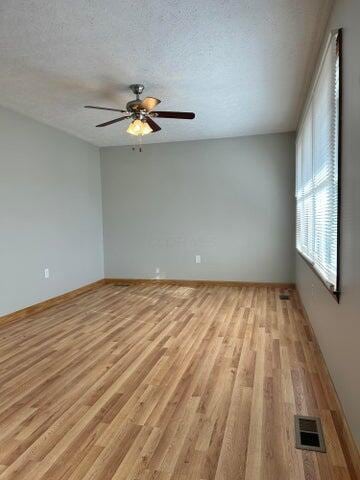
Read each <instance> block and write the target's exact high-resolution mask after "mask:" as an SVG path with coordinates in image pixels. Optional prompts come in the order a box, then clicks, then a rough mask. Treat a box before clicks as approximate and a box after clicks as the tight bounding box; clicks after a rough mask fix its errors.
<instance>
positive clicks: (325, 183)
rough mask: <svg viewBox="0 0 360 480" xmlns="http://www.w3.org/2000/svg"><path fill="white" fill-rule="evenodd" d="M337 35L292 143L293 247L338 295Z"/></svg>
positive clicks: (324, 61)
mask: <svg viewBox="0 0 360 480" xmlns="http://www.w3.org/2000/svg"><path fill="white" fill-rule="evenodd" d="M340 40H341V39H340V33H339V32H333V33H332V34H331V36H330V39H329V41H328V43H327V45H326V48H325V51H324V54H323V57H322V61H321V63H320V65H319V67H318V70H317V75H316V78H315V82H314V86H313V88H312V90H311V94H310V97H309V99H308V102H307V104H306V108H305V111H304V114H303V116H302V121H301V123H300V127H299V129H298V134H297V140H296V247H297V249H298V251H299V252H300V253H301V254H302V255H304V256H305V258H306V259H307V260H308V261H309V262H311V264H312V265H313V267H314V269H315V270H316V271H317V272H318V274H319V275H320V276H321V277H322V279H323V280H324V281H325V282H326V283H327V284H328V286H329V288H331V289H332V290H334V291H338V254H339V252H338V191H339V188H338V171H339V165H338V161H339V144H338V143H339V142H338V139H339V90H340V85H339V83H340V75H339V71H340V61H339V42H340Z"/></svg>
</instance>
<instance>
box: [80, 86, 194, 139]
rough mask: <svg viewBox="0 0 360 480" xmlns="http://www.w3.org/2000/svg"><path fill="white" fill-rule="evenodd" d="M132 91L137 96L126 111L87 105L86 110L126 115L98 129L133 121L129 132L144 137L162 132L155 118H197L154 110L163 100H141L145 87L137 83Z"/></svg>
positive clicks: (190, 115)
mask: <svg viewBox="0 0 360 480" xmlns="http://www.w3.org/2000/svg"><path fill="white" fill-rule="evenodd" d="M130 89H131V91H132V92H133V93H134V94H135V95H136V99H135V100H131V101H130V102H128V103H127V104H126V110H121V109H120V110H119V109H117V108H107V107H96V106H92V105H86V106H85V108H96V109H97V110H110V111H112V112H120V113H124V114H125V115H124V116H122V117H119V118H114V119H113V120H110V121H108V122H105V123H100V124H99V125H96V126H97V127H107V126H108V125H112V124H113V123H117V122H121V121H122V120H127V119H132V122H131V123H130V125H129V127H128V129H127V132H128V133H130V134H132V135H136V136H143V135H147V134H149V133H156V132H159V131H160V130H161V127H160V126H159V125H158V124H157V123H156V122H155V121H154V120H153V119H154V118H181V119H185V120H192V119H193V118H195V113H192V112H164V111H158V110H156V111H155V110H154V108H155V107H156V106H157V105H159V103H160V102H161V100H158V99H157V98H153V97H146V98H144V100H141V99H140V95H141V94H142V92H143V90H144V85H141V84H139V83H136V84H134V85H130Z"/></svg>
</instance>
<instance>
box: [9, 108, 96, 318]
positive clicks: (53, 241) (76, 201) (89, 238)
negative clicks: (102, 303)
mask: <svg viewBox="0 0 360 480" xmlns="http://www.w3.org/2000/svg"><path fill="white" fill-rule="evenodd" d="M0 144H1V156H0V315H4V314H6V313H9V312H13V311H15V310H18V309H21V308H23V307H26V306H28V305H32V304H34V303H37V302H40V301H42V300H45V299H47V298H50V297H54V296H56V295H59V294H62V293H64V292H66V291H69V290H73V289H75V288H78V287H81V286H82V285H85V284H87V283H90V282H93V281H95V280H98V279H100V278H103V251H102V249H103V245H102V218H101V213H102V212H101V183H100V154H99V149H98V148H97V147H94V146H92V145H89V144H87V143H85V142H83V141H81V140H78V139H76V138H74V137H72V136H70V135H67V134H65V133H62V132H60V131H59V130H55V129H53V128H51V127H48V126H46V125H43V124H40V123H38V122H36V121H34V120H31V119H29V118H26V117H24V116H21V115H18V114H16V113H13V112H11V111H8V110H4V109H0ZM45 267H48V268H49V269H50V278H49V279H48V280H46V279H45V278H44V268H45Z"/></svg>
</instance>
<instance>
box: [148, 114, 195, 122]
mask: <svg viewBox="0 0 360 480" xmlns="http://www.w3.org/2000/svg"><path fill="white" fill-rule="evenodd" d="M151 115H152V116H154V117H158V118H183V119H185V120H192V119H193V118H195V113H193V112H151Z"/></svg>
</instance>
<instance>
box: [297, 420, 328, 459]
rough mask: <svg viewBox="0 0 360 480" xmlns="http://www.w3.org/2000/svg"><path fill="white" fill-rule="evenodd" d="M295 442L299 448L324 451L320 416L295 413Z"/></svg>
mask: <svg viewBox="0 0 360 480" xmlns="http://www.w3.org/2000/svg"><path fill="white" fill-rule="evenodd" d="M295 444H296V445H295V446H296V448H300V449H301V450H315V451H316V452H326V448H325V442H324V435H323V431H322V427H321V421H320V418H318V417H302V416H300V415H295Z"/></svg>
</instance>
